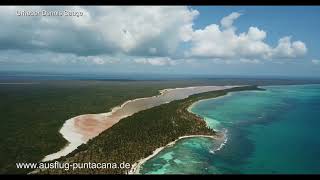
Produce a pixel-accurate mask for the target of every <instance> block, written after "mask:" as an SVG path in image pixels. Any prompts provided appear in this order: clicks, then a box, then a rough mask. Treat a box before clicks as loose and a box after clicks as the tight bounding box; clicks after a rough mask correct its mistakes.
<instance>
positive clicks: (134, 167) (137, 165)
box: [129, 135, 219, 174]
mask: <svg viewBox="0 0 320 180" xmlns="http://www.w3.org/2000/svg"><path fill="white" fill-rule="evenodd" d="M192 137H206V138H212V139H218V138H219V137H218V136H208V135H189V136H181V137H179V138H178V139H176V140H174V141H172V142H170V143H169V144H167V145H165V146H162V147H159V148H157V149H156V150H154V151H153V153H152V154H151V155H150V156H148V157H146V158H143V159H140V160H139V161H137V162H135V163H134V164H133V165H132V167H131V169H130V171H129V174H139V172H140V167H141V165H142V164H144V163H145V162H146V161H148V160H149V159H151V158H153V157H154V156H156V155H157V154H159V153H160V152H161V151H162V150H163V149H165V148H167V147H170V146H173V145H174V144H176V143H177V142H178V141H179V140H181V139H185V138H192Z"/></svg>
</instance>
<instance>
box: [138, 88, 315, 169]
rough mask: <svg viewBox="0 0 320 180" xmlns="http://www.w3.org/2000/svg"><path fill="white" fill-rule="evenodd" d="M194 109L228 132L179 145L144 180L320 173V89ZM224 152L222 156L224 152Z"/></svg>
mask: <svg viewBox="0 0 320 180" xmlns="http://www.w3.org/2000/svg"><path fill="white" fill-rule="evenodd" d="M262 88H265V89H266V91H243V92H234V93H230V94H228V95H226V96H223V97H219V98H216V99H208V100H204V101H200V102H198V103H196V104H194V105H193V106H192V108H190V111H192V112H193V113H195V114H198V115H200V116H202V117H203V118H204V119H205V121H206V122H207V124H208V125H209V126H210V127H212V128H214V129H216V130H219V131H222V132H226V140H227V141H226V143H225V144H224V146H222V142H217V141H213V140H211V139H208V138H189V139H183V140H180V141H178V142H177V143H176V144H175V145H174V146H172V147H168V148H166V149H164V150H163V151H161V152H160V153H159V154H158V155H156V156H155V157H153V158H152V159H150V160H148V161H147V162H146V163H145V164H144V165H143V166H142V167H141V170H140V173H142V174H170V173H173V174H180V173H185V174H277V173H280V174H294V173H298V174H301V173H303V174H305V173H306V174H311V173H318V174H319V173H320V135H319V132H320V118H319V117H320V85H291V86H263V87H262ZM219 149H220V150H219Z"/></svg>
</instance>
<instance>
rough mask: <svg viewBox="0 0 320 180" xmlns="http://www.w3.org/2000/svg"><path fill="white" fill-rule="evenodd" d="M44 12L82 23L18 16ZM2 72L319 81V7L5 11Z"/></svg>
mask: <svg viewBox="0 0 320 180" xmlns="http://www.w3.org/2000/svg"><path fill="white" fill-rule="evenodd" d="M42 10H45V11H47V12H51V11H64V10H66V11H70V12H83V16H80V17H76V16H74V17H66V16H18V15H17V12H21V11H25V12H36V11H42ZM0 26H1V27H0V71H10V70H14V71H43V72H77V73H82V72H84V73H93V72H97V73H122V72H138V73H162V74H189V75H190V74H208V75H282V76H314V77H320V53H319V52H320V36H319V32H320V7H311V6H309V7H297V6H290V7H285V6H282V7H274V6H267V7H263V6H259V7H254V6H250V7H246V6H238V7H224V6H218V7H210V6H205V7H201V6H191V7H187V6H172V7H161V6H158V7H152V6H147V7H143V6H138V7H134V6H131V7H112V6H107V7H94V6H90V7H83V6H82V7H72V6H66V7H63V6H60V7H31V6H29V7H1V8H0Z"/></svg>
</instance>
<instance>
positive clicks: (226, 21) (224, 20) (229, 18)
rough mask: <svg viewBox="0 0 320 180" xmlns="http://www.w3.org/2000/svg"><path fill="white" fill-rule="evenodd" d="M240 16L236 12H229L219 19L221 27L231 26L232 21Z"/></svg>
mask: <svg viewBox="0 0 320 180" xmlns="http://www.w3.org/2000/svg"><path fill="white" fill-rule="evenodd" d="M240 16H241V14H240V13H238V12H233V13H231V14H229V15H228V16H226V17H224V18H222V19H221V21H220V24H221V26H222V27H223V28H226V29H228V28H231V27H232V25H233V22H234V21H235V20H236V19H238V18H239V17H240Z"/></svg>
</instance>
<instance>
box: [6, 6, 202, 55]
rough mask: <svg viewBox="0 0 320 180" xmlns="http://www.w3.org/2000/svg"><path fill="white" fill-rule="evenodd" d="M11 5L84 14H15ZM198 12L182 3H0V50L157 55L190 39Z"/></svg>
mask: <svg viewBox="0 0 320 180" xmlns="http://www.w3.org/2000/svg"><path fill="white" fill-rule="evenodd" d="M17 10H25V11H27V10H32V11H41V10H47V11H52V10H62V11H63V10H74V11H82V12H84V16H82V17H79V18H78V17H53V16H50V17H41V16H37V17H21V16H20V17H18V16H16V11H17ZM198 14H199V12H198V11H196V10H192V9H190V8H188V7H185V6H175V7H166V6H146V7H145V6H128V7H127V6H121V7H120V6H104V7H92V6H89V7H78V6H67V7H38V6H37V7H35V6H34V7H29V6H28V7H13V6H10V7H0V16H1V18H0V24H1V29H0V49H24V50H27V49H36V50H38V49H42V50H48V51H54V52H62V53H73V54H78V55H86V56H88V55H99V54H110V53H124V54H129V55H130V54H133V55H154V56H159V55H161V56H162V55H167V54H171V53H174V52H175V50H176V48H177V46H178V44H179V43H180V42H182V41H186V40H188V39H190V33H191V32H192V25H193V20H194V18H195V17H196V16H197V15H198ZM149 47H151V48H149Z"/></svg>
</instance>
